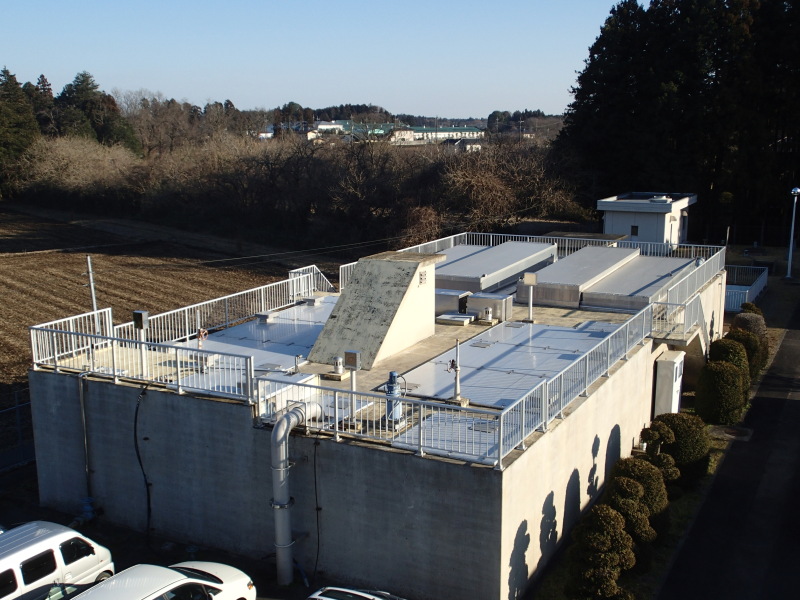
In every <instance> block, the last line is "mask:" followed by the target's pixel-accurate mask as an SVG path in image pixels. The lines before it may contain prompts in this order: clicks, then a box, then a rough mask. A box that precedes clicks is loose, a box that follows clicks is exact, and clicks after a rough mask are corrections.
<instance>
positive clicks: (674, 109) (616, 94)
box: [555, 0, 800, 243]
mask: <svg viewBox="0 0 800 600" xmlns="http://www.w3.org/2000/svg"><path fill="white" fill-rule="evenodd" d="M799 8H800V3H798V2H797V0H794V1H790V2H759V1H757V0H653V1H652V2H650V3H649V6H648V7H647V8H644V7H642V6H641V5H640V4H639V2H637V1H636V0H623V1H621V2H619V3H618V4H617V5H616V6H614V7H613V8H612V10H611V14H610V16H609V18H608V19H607V20H606V22H605V24H604V25H603V27H602V29H601V31H600V35H599V36H598V38H597V40H596V41H595V43H594V44H593V45H592V47H591V48H590V51H589V57H588V59H587V60H586V65H585V68H584V69H583V71H582V72H581V73H580V74H579V76H578V82H577V86H576V87H575V89H574V90H573V93H574V100H573V102H572V103H571V104H570V106H569V108H568V110H567V113H566V115H565V125H564V129H563V130H562V133H561V135H560V136H559V139H558V142H557V144H556V146H555V147H556V150H557V152H558V153H559V154H560V156H561V157H562V158H568V159H571V161H570V162H569V163H567V164H571V165H573V166H574V165H577V166H578V167H580V168H581V169H582V173H583V181H582V182H581V185H582V188H583V191H584V192H585V193H586V194H587V196H588V197H589V198H591V199H592V200H595V199H596V198H600V197H603V196H607V195H611V194H616V193H619V192H622V191H628V190H631V189H637V188H639V189H647V190H652V189H665V190H681V191H692V192H697V193H698V194H699V195H700V202H699V203H698V207H697V209H696V211H697V213H700V214H701V215H702V217H703V218H702V219H694V220H693V221H692V224H693V226H694V228H695V229H694V231H693V232H692V235H693V237H695V238H696V239H700V238H703V239H706V240H708V241H711V242H714V243H716V242H717V241H719V240H720V239H722V238H724V237H725V233H726V230H727V228H728V227H730V233H731V235H732V241H735V240H736V238H737V236H738V237H744V239H746V240H749V241H750V240H753V239H760V240H761V242H762V243H763V242H764V241H765V240H764V238H769V237H779V238H780V239H783V238H784V237H785V236H784V232H783V229H784V228H785V222H786V220H787V219H788V214H787V212H788V211H789V210H790V208H789V202H787V199H788V192H789V190H790V189H791V187H792V186H794V185H796V181H795V179H794V177H795V169H796V167H795V162H796V161H795V160H794V156H795V153H796V152H797V149H796V148H795V146H796V145H797V142H798V139H800V135H799V134H800V131H799V130H800V116H798V112H797V110H796V108H795V107H796V106H797V101H798V100H799V99H800V77H798V75H800V53H799V52H798V50H800V48H798V46H799V45H800V42H798V34H799V33H800V10H798V9H799ZM698 216H700V215H698ZM698 223H702V224H703V225H704V227H703V228H702V229H697V225H698ZM770 228H771V229H770ZM778 231H780V234H778V233H777V232H778ZM770 234H773V235H772V236H770Z"/></svg>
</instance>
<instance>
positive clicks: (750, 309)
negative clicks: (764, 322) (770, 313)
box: [741, 302, 764, 317]
mask: <svg viewBox="0 0 800 600" xmlns="http://www.w3.org/2000/svg"><path fill="white" fill-rule="evenodd" d="M741 308H742V312H746V313H753V314H756V315H761V316H762V317H763V316H764V313H763V312H761V309H760V308H758V307H757V306H756V305H755V304H753V303H752V302H744V303H743V304H742V307H741Z"/></svg>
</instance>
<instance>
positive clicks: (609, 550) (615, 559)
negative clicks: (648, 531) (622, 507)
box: [564, 504, 636, 600]
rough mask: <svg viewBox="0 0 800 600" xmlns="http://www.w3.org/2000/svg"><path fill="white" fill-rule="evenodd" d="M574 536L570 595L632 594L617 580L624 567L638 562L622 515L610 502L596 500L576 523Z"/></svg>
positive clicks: (627, 567) (623, 597)
mask: <svg viewBox="0 0 800 600" xmlns="http://www.w3.org/2000/svg"><path fill="white" fill-rule="evenodd" d="M572 539H573V541H574V542H575V543H574V544H573V545H572V546H570V549H569V552H568V555H567V556H568V560H569V570H570V574H571V576H570V577H569V581H568V583H567V585H566V588H565V590H564V591H565V594H566V597H567V598H570V599H576V600H577V599H584V598H614V599H628V598H633V595H632V594H630V592H628V591H627V590H625V589H624V588H622V587H620V586H619V585H618V584H617V580H618V579H619V577H620V575H621V574H622V571H624V570H628V569H630V568H631V567H633V565H634V564H635V563H636V559H635V557H634V554H633V539H632V538H631V536H630V535H629V534H628V533H627V532H626V531H625V519H624V518H623V517H622V515H620V514H619V513H618V512H617V511H616V510H614V509H613V508H611V507H610V506H608V505H607V504H597V505H595V506H593V507H592V508H591V509H590V510H589V512H587V513H586V514H585V515H584V517H583V518H582V519H581V521H580V522H579V523H578V524H577V525H576V526H575V529H573V531H572Z"/></svg>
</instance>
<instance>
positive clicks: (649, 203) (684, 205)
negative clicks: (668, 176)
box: [597, 192, 697, 245]
mask: <svg viewBox="0 0 800 600" xmlns="http://www.w3.org/2000/svg"><path fill="white" fill-rule="evenodd" d="M695 202H697V195H696V194H683V193H667V194H665V193H661V192H629V193H627V194H620V195H619V196H611V197H609V198H603V199H602V200H598V201H597V210H600V211H603V213H604V215H603V233H616V234H623V235H627V236H628V239H630V240H633V241H637V242H654V243H657V244H664V243H666V244H675V245H677V244H684V243H686V235H687V231H688V219H689V216H688V215H689V213H688V208H689V207H690V206H691V205H692V204H694V203H695Z"/></svg>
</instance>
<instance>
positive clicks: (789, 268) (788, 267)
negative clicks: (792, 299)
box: [786, 188, 800, 279]
mask: <svg viewBox="0 0 800 600" xmlns="http://www.w3.org/2000/svg"><path fill="white" fill-rule="evenodd" d="M798 195H800V188H792V197H793V200H792V227H791V230H790V232H789V261H788V263H787V265H786V279H791V278H792V251H793V250H794V216H795V211H796V210H797V196H798Z"/></svg>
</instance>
